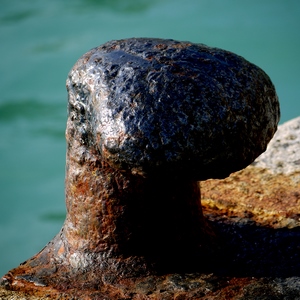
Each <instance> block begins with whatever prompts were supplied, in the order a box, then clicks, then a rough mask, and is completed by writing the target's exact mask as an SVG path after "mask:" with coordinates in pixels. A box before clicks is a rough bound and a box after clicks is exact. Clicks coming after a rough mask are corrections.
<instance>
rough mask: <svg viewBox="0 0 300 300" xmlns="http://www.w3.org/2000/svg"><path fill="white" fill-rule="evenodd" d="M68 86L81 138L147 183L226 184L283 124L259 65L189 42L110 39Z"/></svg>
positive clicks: (84, 60)
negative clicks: (166, 177) (155, 179)
mask: <svg viewBox="0 0 300 300" xmlns="http://www.w3.org/2000/svg"><path fill="white" fill-rule="evenodd" d="M67 87H68V90H69V93H70V102H69V109H70V112H71V113H72V115H73V116H74V118H77V120H78V123H77V125H78V126H80V127H81V129H82V140H83V141H84V140H86V143H91V141H93V143H95V145H94V146H95V147H96V148H97V150H98V151H99V153H100V154H101V155H102V157H103V158H104V159H105V160H106V161H107V162H108V163H109V164H110V165H112V166H114V167H116V168H118V169H121V170H131V171H132V172H133V173H138V174H141V175H144V176H147V175H148V174H149V173H154V174H155V175H157V174H160V173H169V174H174V172H176V173H177V174H180V175H182V177H185V178H187V177H188V178H193V179H196V180H201V179H207V178H223V177H227V176H228V175H229V174H230V173H231V172H234V171H237V170H240V169H242V168H244V167H246V166H247V165H249V164H250V163H252V162H253V161H254V159H255V158H256V157H257V156H258V155H260V154H261V153H262V152H263V151H265V149H266V146H267V144H268V142H269V140H270V139H271V138H272V136H273V134H274V132H275V131H276V128H277V123H278V121H279V104H278V99H277V96H276V93H275V89H274V87H273V85H272V83H271V81H270V79H269V77H268V76H267V75H266V74H265V73H264V72H263V71H262V70H261V69H260V68H258V67H257V66H255V65H253V64H251V63H249V62H248V61H246V60H245V59H243V58H242V57H240V56H237V55H236V54H233V53H231V52H228V51H224V50H221V49H216V48H209V47H207V46H205V45H201V44H192V43H189V42H177V41H173V40H160V39H128V40H121V41H111V42H108V43H106V44H104V45H102V46H100V47H97V48H95V49H93V50H91V51H90V52H88V53H87V54H85V55H84V56H83V57H82V58H81V59H80V60H79V61H78V62H77V64H76V65H75V66H74V68H73V69H72V71H71V72H70V74H69V78H68V81H67ZM82 120H86V122H82Z"/></svg>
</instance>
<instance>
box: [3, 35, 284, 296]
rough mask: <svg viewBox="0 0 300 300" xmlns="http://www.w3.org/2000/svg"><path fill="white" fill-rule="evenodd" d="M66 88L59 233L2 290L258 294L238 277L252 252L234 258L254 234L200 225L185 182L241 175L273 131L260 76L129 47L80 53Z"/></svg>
mask: <svg viewBox="0 0 300 300" xmlns="http://www.w3.org/2000/svg"><path fill="white" fill-rule="evenodd" d="M67 88H68V91H69V107H68V108H69V118H68V123H67V131H66V138H67V143H68V150H67V168H66V205H67V217H66V221H65V223H64V226H63V228H62V230H61V231H60V233H59V234H58V235H57V236H56V237H55V238H54V239H53V240H52V241H51V242H50V243H49V244H48V245H47V246H46V247H45V248H44V249H42V250H41V252H39V253H38V254H36V255H35V256H34V257H32V258H31V259H29V260H28V261H26V262H25V263H24V264H22V265H21V266H19V267H18V268H16V269H13V270H11V271H10V272H9V273H8V274H7V275H5V276H4V277H3V279H2V285H3V286H4V287H5V288H6V289H7V290H15V291H20V292H26V293H28V294H30V295H35V296H42V297H45V296H46V295H49V297H52V298H54V299H59V298H63V299H76V298H78V299H82V298H85V299H188V298H191V299H197V298H201V297H202V298H203V297H204V298H203V299H210V298H211V297H218V299H222V298H221V297H223V296H224V295H225V294H227V295H240V296H242V295H247V297H248V298H247V299H250V298H249V293H252V294H255V293H256V292H257V289H258V290H261V289H262V288H264V289H266V287H269V286H270V281H269V280H268V279H265V280H261V279H260V277H262V276H264V275H265V274H267V273H266V272H265V273H264V272H263V273H259V272H258V273H257V276H258V277H257V278H255V277H254V278H251V277H253V276H252V275H255V274H254V273H253V272H254V269H253V266H255V265H258V264H255V263H253V264H250V263H248V259H249V258H252V259H253V256H252V254H251V253H252V252H253V251H254V250H255V248H253V247H252V248H251V247H248V248H249V249H244V247H243V245H244V244H243V243H246V244H247V243H248V242H247V241H249V243H251V242H252V241H253V239H254V238H255V237H256V236H259V237H260V238H261V237H266V236H267V235H265V233H266V232H265V231H263V232H261V231H260V230H257V229H256V228H252V227H251V226H248V225H249V224H248V223H247V222H246V223H245V221H244V220H242V219H243V218H240V220H242V221H241V222H240V221H237V222H236V223H231V219H230V218H225V219H226V220H225V221H224V222H223V221H221V222H220V218H219V216H218V211H219V210H218V209H214V208H213V207H211V206H209V205H206V206H205V205H204V208H205V209H206V210H207V211H205V212H204V214H205V215H207V218H208V220H210V223H208V222H207V221H206V220H205V218H204V217H203V212H202V208H201V205H200V188H199V185H198V183H197V180H201V179H207V178H224V177H226V176H228V175H229V174H230V173H231V172H233V171H236V170H239V169H242V168H244V167H245V166H247V165H248V164H250V163H252V162H253V160H254V159H255V158H256V157H257V156H258V155H259V154H260V153H261V152H263V151H264V150H265V148H266V146H267V144H268V142H269V140H270V139H271V137H272V136H273V134H274V132H275V131H276V128H277V123H278V120H279V105H278V99H277V96H276V92H275V89H274V87H273V85H272V83H271V81H270V79H269V78H268V76H267V75H266V74H265V73H264V72H263V71H262V70H261V69H259V68H258V67H256V66H254V65H253V64H251V63H249V62H247V61H246V60H244V59H243V58H241V57H239V56H237V55H235V54H233V53H230V52H227V51H224V50H220V49H215V48H209V47H207V46H204V45H197V44H192V43H188V42H183V43H182V42H176V41H172V40H159V39H129V40H121V41H112V42H109V43H107V44H104V45H102V46H100V47H97V48H95V49H93V50H91V51H90V52H88V53H87V54H85V55H84V56H83V57H82V58H81V59H79V61H78V62H77V63H76V64H75V66H74V68H73V69H72V70H71V72H70V74H69V77H68V80H67ZM207 184H209V183H207ZM205 185H206V183H204V191H205ZM211 190H213V189H211ZM224 195H226V192H225V193H224ZM221 196H222V197H223V195H221ZM209 197H210V195H209V194H208V193H207V194H205V199H206V200H207V202H206V203H207V204H209V203H210V202H209V199H210V198H209ZM215 202H216V203H219V202H220V201H219V199H216V201H215ZM222 215H224V213H223V212H222ZM221 219H222V218H221ZM245 224H246V225H247V226H246V228H245V230H244V229H243V228H242V229H241V230H240V228H241V227H243V225H245ZM212 229H213V230H212ZM214 232H215V233H217V234H216V235H215V234H214ZM244 232H246V234H244ZM233 233H235V234H233ZM219 237H222V238H219ZM237 237H243V238H242V240H241V241H239V239H237ZM275 240H276V243H275V244H274V243H273V244H272V245H277V244H278V242H277V241H278V240H277V239H275ZM240 242H241V243H240ZM279 244H280V243H279ZM233 245H234V248H232V246H233ZM224 254H226V256H225V257H224ZM237 262H238V263H239V264H241V265H243V266H246V267H248V268H249V269H246V272H240V271H239V270H240V269H239V267H238V265H237ZM251 268H252V269H251ZM243 270H244V269H243ZM262 270H265V269H264V268H262ZM272 270H273V271H275V270H277V271H278V272H279V270H280V269H276V268H273V269H272ZM237 276H241V278H237ZM241 287H242V288H241ZM268 291H269V293H271V290H270V289H269V290H268ZM276 291H277V290H276ZM274 293H275V291H274ZM276 293H277V292H276ZM277 294H278V293H277ZM274 295H275V294H274ZM205 297H206V298H205ZM207 297H208V298H207ZM209 297H210V298H209ZM245 297H246V296H245ZM211 299H214V298H211Z"/></svg>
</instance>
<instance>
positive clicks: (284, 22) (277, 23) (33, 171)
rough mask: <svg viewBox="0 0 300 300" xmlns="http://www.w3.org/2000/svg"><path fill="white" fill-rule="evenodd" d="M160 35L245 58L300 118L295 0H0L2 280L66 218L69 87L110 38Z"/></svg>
mask: <svg viewBox="0 0 300 300" xmlns="http://www.w3.org/2000/svg"><path fill="white" fill-rule="evenodd" d="M126 37H161V38H172V39H178V40H187V41H192V42H198V43H204V44H207V45H209V46H214V47H219V48H224V49H226V50H230V51H233V52H235V53H237V54H239V55H242V56H244V57H245V58H246V59H248V60H249V61H251V62H253V63H255V64H257V65H258V66H260V67H261V68H262V69H264V70H265V71H266V72H267V73H268V74H269V76H270V77H271V79H272V81H273V83H274V85H275V86H276V89H277V93H278V96H279V99H280V102H281V111H282V118H281V123H282V122H285V121H287V120H289V119H291V118H294V117H297V116H299V115H300V92H299V88H300V1H298V0H251V1H248V0H247V1H246V0H152V1H149V0H99V1H97V0H72V1H67V0H51V1H46V0H0V204H1V206H0V276H1V275H3V274H4V273H5V272H7V271H8V270H9V269H11V268H13V267H15V266H17V265H18V264H19V263H21V262H22V261H24V260H26V259H27V258H29V257H31V256H32V255H33V254H35V253H36V252H38V251H39V250H40V249H41V248H42V247H43V246H44V245H45V244H46V243H47V242H48V241H50V240H51V239H52V237H53V236H54V235H55V234H56V233H57V232H58V231H59V229H60V228H61V226H62V223H63V221H64V216H65V203H64V176H65V151H66V150H65V148H66V147H65V137H64V131H65V124H66V117H67V111H66V104H67V92H66V89H65V80H66V77H67V74H68V72H69V70H70V69H71V67H72V66H73V64H74V63H75V62H76V60H77V59H78V58H79V57H80V56H81V55H82V54H84V53H85V52H87V51H88V50H89V49H91V48H93V47H95V46H98V45H100V44H102V43H104V42H106V41H108V40H112V39H120V38H126Z"/></svg>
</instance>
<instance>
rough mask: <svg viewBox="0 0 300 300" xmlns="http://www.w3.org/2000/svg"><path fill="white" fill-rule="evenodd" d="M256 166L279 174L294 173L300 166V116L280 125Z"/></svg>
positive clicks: (257, 160)
mask: <svg viewBox="0 0 300 300" xmlns="http://www.w3.org/2000/svg"><path fill="white" fill-rule="evenodd" d="M255 166H257V167H261V168H267V169H269V170H271V171H272V172H274V173H278V174H287V175H288V174H292V173H293V172H295V171H298V170H299V168H300V117H298V118H295V119H293V120H290V121H289V122H286V123H284V124H283V125H281V126H280V130H278V131H277V132H276V133H275V135H274V137H273V139H272V140H271V142H270V144H269V145H268V149H267V151H266V152H265V153H263V154H262V155H260V156H259V157H258V158H257V159H256V161H255Z"/></svg>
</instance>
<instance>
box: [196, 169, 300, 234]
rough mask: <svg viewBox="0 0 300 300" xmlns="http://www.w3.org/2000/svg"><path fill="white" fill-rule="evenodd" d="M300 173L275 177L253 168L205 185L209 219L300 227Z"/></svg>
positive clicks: (203, 186)
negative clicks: (228, 219)
mask: <svg viewBox="0 0 300 300" xmlns="http://www.w3.org/2000/svg"><path fill="white" fill-rule="evenodd" d="M299 175H300V172H298V173H297V172H295V173H293V174H291V175H284V174H276V175H275V174H273V173H272V172H270V171H268V170H267V169H262V168H257V167H253V166H249V167H248V168H246V169H244V170H242V171H239V172H236V173H233V174H232V175H230V176H229V177H228V178H226V179H222V180H207V181H203V182H202V183H201V187H202V200H201V201H202V206H203V208H204V210H205V215H206V216H207V217H208V218H209V219H210V220H213V219H214V216H216V217H219V216H222V215H224V216H226V217H228V218H233V217H236V218H247V219H248V220H250V221H253V222H255V223H257V224H259V225H261V226H266V227H270V228H274V229H279V228H289V229H292V228H296V227H299V225H300V176H299Z"/></svg>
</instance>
